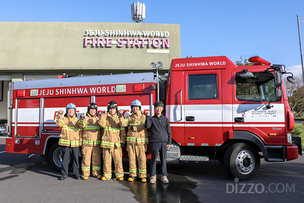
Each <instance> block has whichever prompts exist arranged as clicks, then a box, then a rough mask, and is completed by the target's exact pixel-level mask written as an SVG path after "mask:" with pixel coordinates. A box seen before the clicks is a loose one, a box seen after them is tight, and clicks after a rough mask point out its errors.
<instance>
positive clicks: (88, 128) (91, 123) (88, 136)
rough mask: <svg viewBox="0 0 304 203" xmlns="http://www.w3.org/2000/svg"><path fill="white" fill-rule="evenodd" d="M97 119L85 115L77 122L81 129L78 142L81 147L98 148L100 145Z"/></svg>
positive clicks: (99, 129) (96, 117)
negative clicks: (80, 143)
mask: <svg viewBox="0 0 304 203" xmlns="http://www.w3.org/2000/svg"><path fill="white" fill-rule="evenodd" d="M98 122H99V117H98V115H97V114H96V116H91V115H90V114H89V113H87V114H86V116H85V118H84V119H80V120H79V126H80V127H81V128H82V133H81V134H82V135H81V137H80V141H81V142H82V145H83V146H88V147H91V146H98V145H100V143H101V127H100V125H99V123H98Z"/></svg>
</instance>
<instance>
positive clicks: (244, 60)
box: [235, 56, 253, 66]
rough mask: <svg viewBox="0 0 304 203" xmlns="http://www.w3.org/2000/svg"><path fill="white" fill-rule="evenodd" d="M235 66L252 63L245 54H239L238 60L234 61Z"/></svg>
mask: <svg viewBox="0 0 304 203" xmlns="http://www.w3.org/2000/svg"><path fill="white" fill-rule="evenodd" d="M235 64H236V65H237V66H251V65H253V63H250V62H249V61H248V59H247V58H246V57H245V56H241V57H240V60H239V61H236V62H235Z"/></svg>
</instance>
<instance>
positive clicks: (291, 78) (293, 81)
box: [287, 76, 296, 83]
mask: <svg viewBox="0 0 304 203" xmlns="http://www.w3.org/2000/svg"><path fill="white" fill-rule="evenodd" d="M287 80H288V82H290V83H295V82H296V80H295V79H294V78H293V77H292V76H287Z"/></svg>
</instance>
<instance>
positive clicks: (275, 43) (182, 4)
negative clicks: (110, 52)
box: [0, 0, 304, 75]
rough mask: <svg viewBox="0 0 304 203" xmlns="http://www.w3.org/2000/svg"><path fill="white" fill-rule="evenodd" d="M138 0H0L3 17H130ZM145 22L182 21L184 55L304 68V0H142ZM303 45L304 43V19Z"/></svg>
mask: <svg viewBox="0 0 304 203" xmlns="http://www.w3.org/2000/svg"><path fill="white" fill-rule="evenodd" d="M134 2H137V1H132V0H111V1H109V0H108V1H103V0H99V1H96V0H91V1H80V0H73V1H72V0H52V1H47V0H27V1H24V0H14V1H7V0H5V1H4V0H0V21H2V22H126V23H131V22H132V18H131V6H130V5H131V4H132V3H134ZM140 2H141V3H144V4H145V5H146V20H145V21H144V22H143V23H161V24H179V25H180V34H181V56H182V57H187V56H192V57H202V56H223V55H224V56H227V57H228V58H230V59H231V60H232V61H233V62H235V61H238V60H240V57H242V56H243V57H245V58H250V57H252V56H254V55H259V56H260V57H262V58H264V59H266V60H268V61H270V62H271V63H273V64H284V65H285V66H286V67H287V70H288V71H292V72H293V73H294V74H296V75H298V74H301V73H302V69H301V55H300V45H299V35H298V24H297V14H299V17H300V18H301V20H302V21H304V0H255V1H253V0H188V1H185V0H174V1H173V0H142V1H140ZM301 29H302V32H301V34H302V45H303V47H304V23H303V24H302V26H301Z"/></svg>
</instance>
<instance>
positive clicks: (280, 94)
mask: <svg viewBox="0 0 304 203" xmlns="http://www.w3.org/2000/svg"><path fill="white" fill-rule="evenodd" d="M282 95H283V93H282V90H281V89H279V88H276V97H277V99H279V100H281V98H282Z"/></svg>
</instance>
